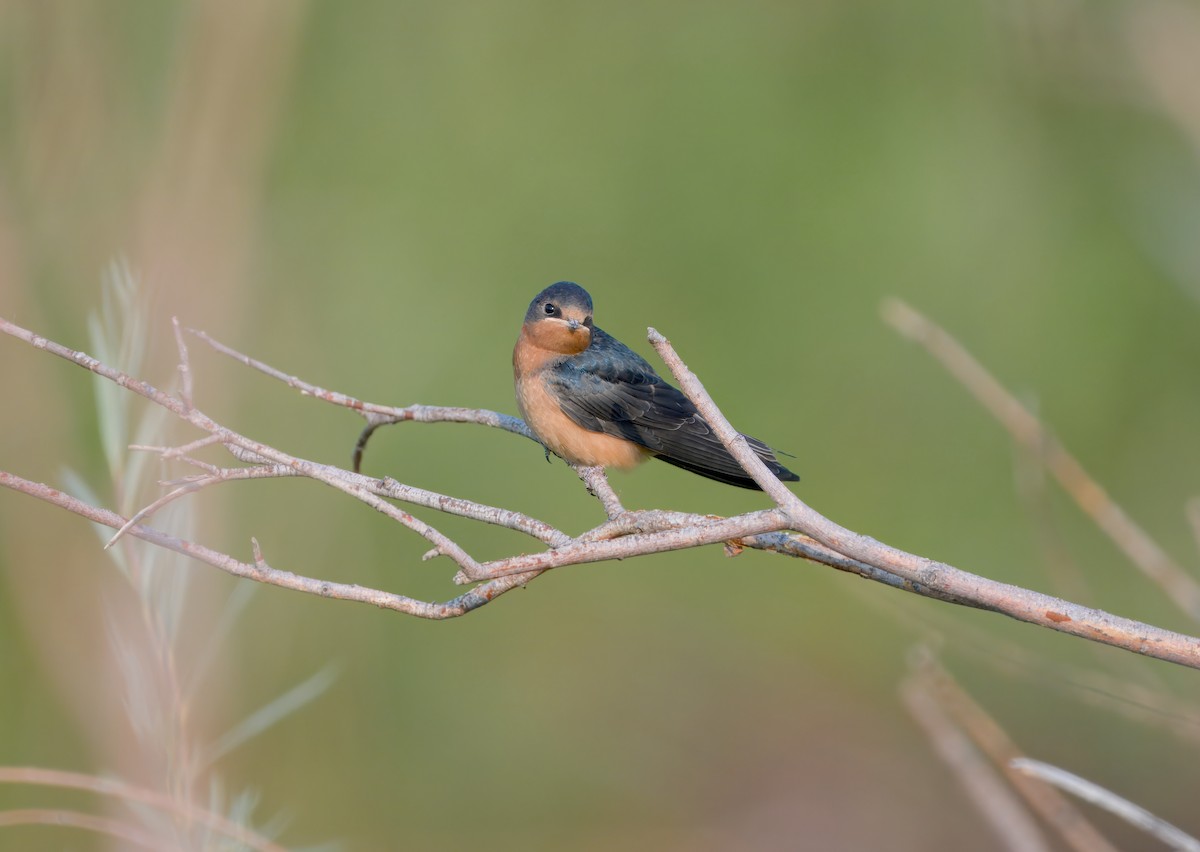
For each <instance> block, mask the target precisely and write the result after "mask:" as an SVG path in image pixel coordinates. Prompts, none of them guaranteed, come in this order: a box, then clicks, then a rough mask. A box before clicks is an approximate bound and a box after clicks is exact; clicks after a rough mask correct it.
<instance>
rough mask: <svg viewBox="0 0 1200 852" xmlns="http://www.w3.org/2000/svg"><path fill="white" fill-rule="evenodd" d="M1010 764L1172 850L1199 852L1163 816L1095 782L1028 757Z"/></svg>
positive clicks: (1199, 848) (1193, 842) (1196, 844)
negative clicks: (1134, 828) (1114, 817)
mask: <svg viewBox="0 0 1200 852" xmlns="http://www.w3.org/2000/svg"><path fill="white" fill-rule="evenodd" d="M1010 765H1011V766H1012V768H1013V769H1015V770H1017V771H1018V772H1024V773H1025V774H1026V775H1029V776H1032V777H1033V778H1039V779H1041V780H1042V781H1045V782H1046V783H1047V784H1053V785H1054V786H1055V787H1058V788H1059V789H1060V790H1066V791H1067V792H1068V793H1070V794H1072V795H1074V796H1078V797H1079V798H1081V799H1083V800H1084V801H1085V802H1091V803H1092V804H1093V805H1096V806H1097V807H1100V808H1103V809H1104V810H1106V811H1108V812H1109V813H1113V814H1116V815H1117V816H1119V817H1120V818H1121V819H1123V820H1125V821H1126V822H1128V823H1129V824H1130V825H1135V826H1137V827H1138V828H1140V829H1141V830H1142V831H1144V832H1146V833H1147V834H1149V835H1151V836H1153V837H1156V838H1157V839H1159V840H1161V841H1162V842H1163V843H1165V844H1166V845H1167V846H1170V847H1171V848H1172V849H1179V850H1180V852H1200V840H1197V839H1196V838H1195V837H1192V835H1190V834H1188V833H1187V832H1185V831H1182V830H1180V829H1178V828H1176V827H1175V826H1173V825H1171V823H1169V822H1167V821H1166V820H1165V819H1163V818H1162V817H1157V816H1155V815H1154V814H1152V813H1150V811H1148V810H1146V809H1145V808H1143V807H1142V806H1140V805H1135V804H1134V803H1133V802H1131V801H1129V800H1128V799H1125V798H1122V797H1121V796H1118V795H1117V794H1116V793H1114V792H1112V791H1111V790H1106V789H1105V788H1103V787H1101V786H1100V785H1099V784H1097V783H1095V782H1094V781H1089V780H1087V779H1086V778H1080V777H1079V776H1078V775H1076V774H1075V773H1073V772H1068V771H1067V770H1065V769H1060V768H1059V767H1057V766H1054V765H1052V764H1049V763H1043V762H1042V761H1040V760H1032V759H1031V758H1028V757H1015V758H1013V759H1012V760H1011V761H1010Z"/></svg>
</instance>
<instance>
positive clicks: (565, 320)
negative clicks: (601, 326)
mask: <svg viewBox="0 0 1200 852" xmlns="http://www.w3.org/2000/svg"><path fill="white" fill-rule="evenodd" d="M525 333H526V334H527V335H529V337H530V338H531V339H532V340H533V342H534V343H535V344H536V345H537V346H539V347H541V348H542V349H548V350H550V351H551V352H560V353H562V354H563V355H575V354H577V353H579V352H582V351H583V350H585V349H587V348H588V346H589V345H591V342H592V297H591V296H589V295H588V292H587V290H584V289H583V288H582V287H580V286H579V285H578V284H574V283H572V282H570V281H559V282H558V283H557V284H551V285H550V286H549V287H547V288H546V289H545V290H543V291H542V292H540V293H538V294H537V296H536V297H534V300H533V301H532V302H530V303H529V310H528V311H526V312H525Z"/></svg>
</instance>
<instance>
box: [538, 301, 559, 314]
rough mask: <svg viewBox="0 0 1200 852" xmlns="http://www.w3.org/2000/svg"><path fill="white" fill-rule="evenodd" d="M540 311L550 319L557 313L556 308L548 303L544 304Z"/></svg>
mask: <svg viewBox="0 0 1200 852" xmlns="http://www.w3.org/2000/svg"><path fill="white" fill-rule="evenodd" d="M542 310H544V311H545V312H546V316H548V317H552V316H554V315H555V314H556V313H558V307H557V306H555V305H552V304H550V303H549V302H547V303H546V307H544V308H542Z"/></svg>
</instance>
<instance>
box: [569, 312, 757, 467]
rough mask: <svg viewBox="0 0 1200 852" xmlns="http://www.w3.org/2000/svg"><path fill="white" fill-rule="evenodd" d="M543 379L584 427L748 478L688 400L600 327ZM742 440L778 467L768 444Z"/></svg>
mask: <svg viewBox="0 0 1200 852" xmlns="http://www.w3.org/2000/svg"><path fill="white" fill-rule="evenodd" d="M546 378H547V380H548V381H549V382H550V383H551V384H553V385H554V386H555V389H556V390H557V391H558V393H556V394H555V396H557V397H558V400H559V405H560V407H561V408H562V410H563V413H565V414H566V415H567V416H568V417H570V418H571V420H573V421H574V422H576V423H578V424H579V425H580V426H582V427H583V428H584V429H588V430H590V431H592V432H604V433H605V434H609V435H615V436H618V437H621V438H625V439H626V440H629V441H633V442H634V443H636V444H639V445H640V446H643V447H645V448H646V449H648V450H650V451H651V452H653V453H656V454H658V455H659V456H661V457H662V458H663V459H664V461H670V462H672V463H673V464H677V465H678V466H680V467H684V468H687V469H689V470H692V471H694V472H697V473H705V472H708V474H707V475H711V474H720V475H721V477H720V478H727V477H732V478H736V479H746V478H747V475H746V473H745V471H744V470H743V469H742V466H741V465H740V464H738V462H737V460H736V459H734V458H733V456H731V455H730V454H729V451H728V450H726V449H725V446H724V445H723V444H722V443H721V440H720V439H719V438H718V437H717V436H716V435H715V434H713V431H712V427H711V426H709V424H708V422H707V421H705V420H704V418H703V417H702V416H701V415H700V413H699V412H698V411H697V410H696V407H695V406H694V405H693V404H692V403H691V401H690V400H689V399H688V398H687V397H686V396H684V395H683V393H681V392H680V391H679V390H677V389H676V388H674V387H672V386H671V385H669V384H667V383H666V382H665V381H663V380H662V378H661V377H659V376H658V375H657V374H656V373H655V372H654V370H653V368H652V367H651V366H650V365H649V364H648V363H647V362H646V361H645V360H644V359H643V358H642V357H641V356H639V355H638V354H637V353H635V352H634V351H633V350H632V349H630V348H629V347H627V346H625V344H623V343H621V342H620V341H618V340H616V339H615V338H613V337H610V336H609V335H607V334H605V333H604V332H603V331H601V330H600V329H598V328H597V329H594V330H593V332H592V345H591V346H589V347H588V348H587V349H586V350H584V351H583V352H581V353H580V354H579V355H576V356H573V357H571V358H569V359H566V360H564V361H563V362H562V363H560V364H558V365H556V366H555V367H553V368H552V369H551V370H549V371H548V375H547V376H546ZM746 440H747V441H748V442H749V443H750V446H751V448H753V450H754V452H755V453H756V454H757V455H758V456H759V458H761V459H762V460H763V461H764V462H767V464H768V465H769V466H771V467H772V468H778V467H780V465H779V462H778V461H777V460H776V458H775V454H774V453H773V452H772V451H771V449H770V448H769V447H768V446H767V445H766V444H764V443H762V442H761V441H758V440H756V439H754V438H751V437H749V436H746Z"/></svg>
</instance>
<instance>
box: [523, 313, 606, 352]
mask: <svg viewBox="0 0 1200 852" xmlns="http://www.w3.org/2000/svg"><path fill="white" fill-rule="evenodd" d="M521 336H522V337H526V338H528V340H529V342H530V343H532V344H533V345H534V346H536V347H537V348H538V349H545V350H547V351H548V352H553V353H555V354H557V355H578V354H579V353H580V352H582V351H583V350H585V349H587V348H588V347H589V346H591V345H592V330H591V329H590V328H588V327H587V326H586V325H580V326H576V327H575V328H571V325H570V323H568V322H567V321H566V320H561V319H557V318H553V319H551V318H547V319H543V320H538V321H537V322H535V323H527V324H526V325H525V327H524V328H523V329H521Z"/></svg>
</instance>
